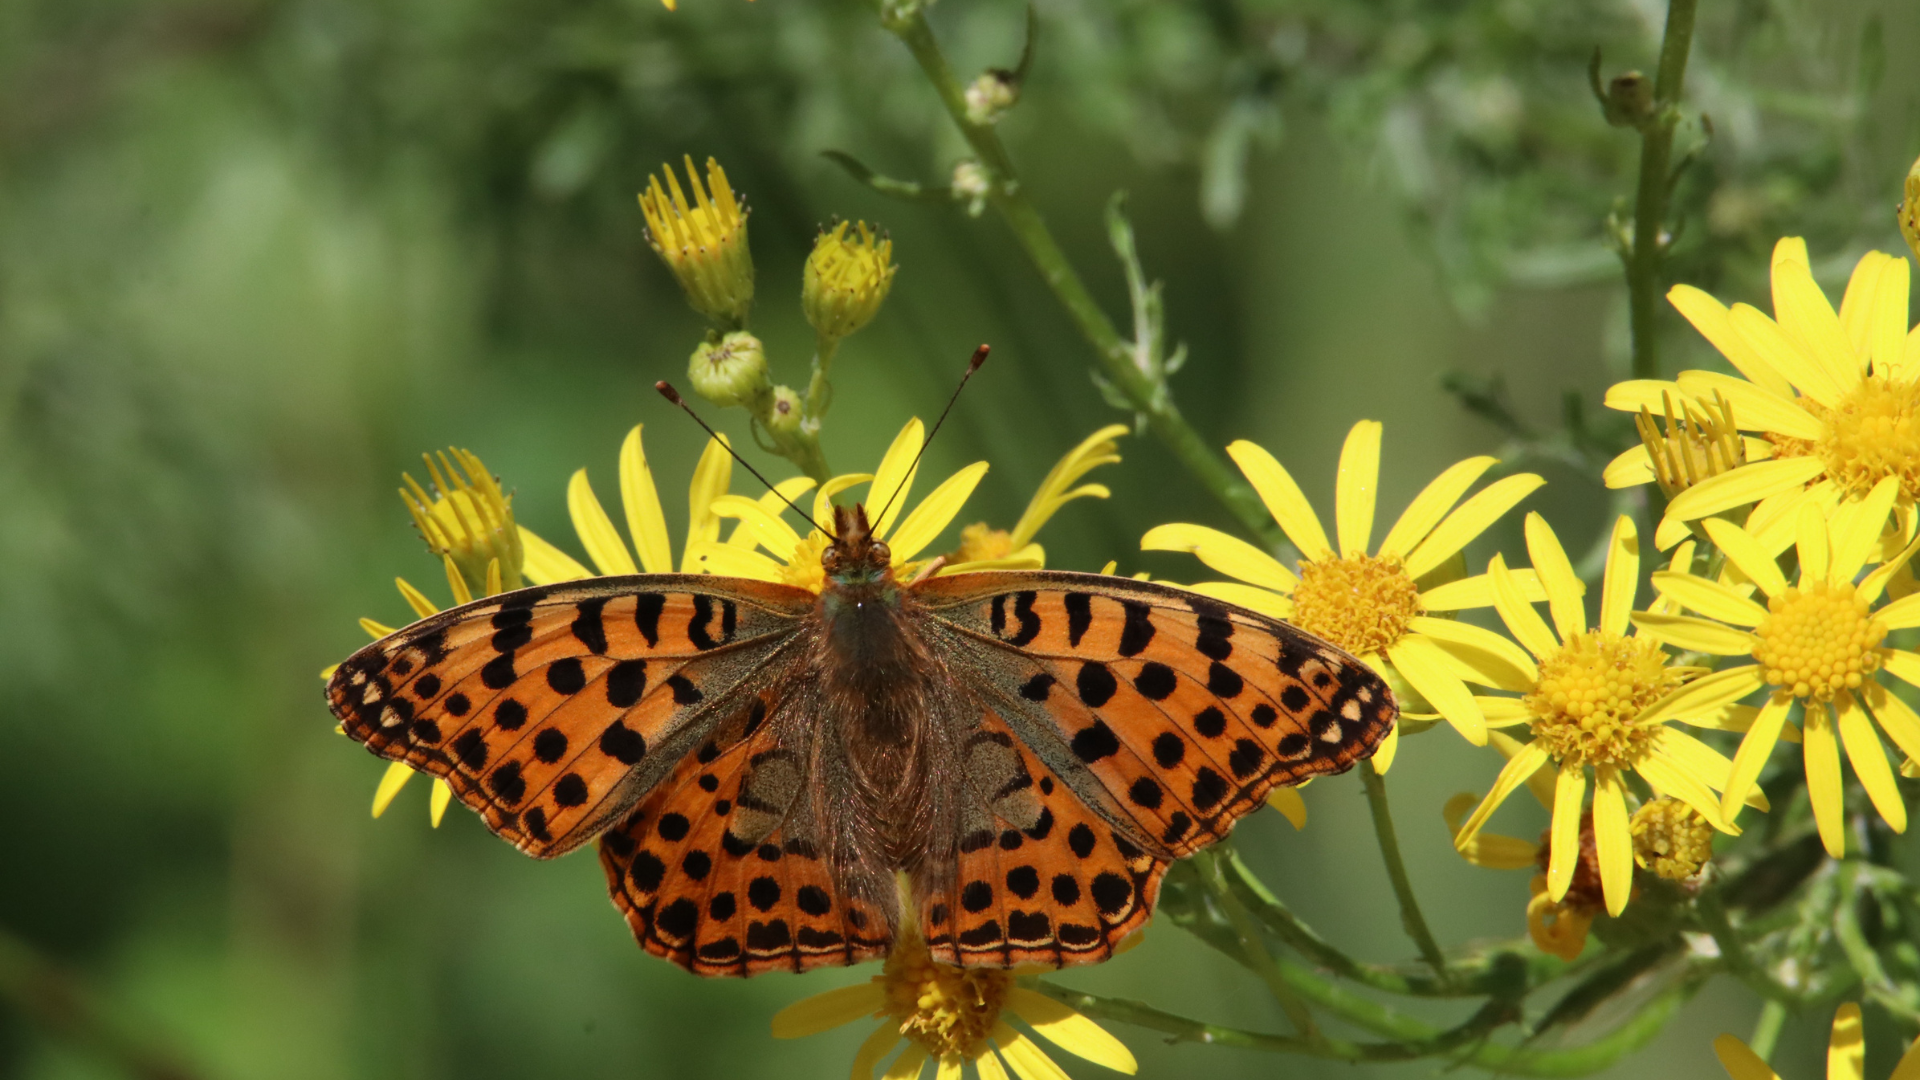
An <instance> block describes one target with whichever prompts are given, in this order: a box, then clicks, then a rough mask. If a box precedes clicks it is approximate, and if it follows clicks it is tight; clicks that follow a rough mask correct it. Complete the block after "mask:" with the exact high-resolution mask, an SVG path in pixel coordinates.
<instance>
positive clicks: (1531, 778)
mask: <svg viewBox="0 0 1920 1080" xmlns="http://www.w3.org/2000/svg"><path fill="white" fill-rule="evenodd" d="M1487 743H1488V744H1489V745H1491V746H1492V747H1493V748H1494V749H1495V750H1498V751H1500V756H1501V757H1504V758H1506V759H1507V760H1508V761H1512V760H1513V759H1514V758H1517V757H1519V756H1520V755H1521V754H1522V753H1523V752H1525V751H1526V749H1527V747H1528V746H1531V745H1532V744H1531V743H1523V742H1521V741H1520V740H1518V739H1516V738H1514V737H1513V736H1511V735H1509V734H1507V733H1506V732H1504V731H1489V732H1487ZM1559 783H1560V770H1558V769H1556V768H1554V767H1553V762H1552V761H1551V760H1549V759H1546V758H1542V759H1541V761H1540V764H1539V765H1536V766H1535V767H1534V769H1533V771H1532V772H1530V773H1528V774H1527V776H1526V785H1527V791H1528V793H1529V794H1531V795H1532V796H1533V798H1534V801H1536V802H1538V803H1539V804H1540V807H1541V809H1543V810H1548V811H1551V810H1552V809H1553V798H1554V791H1555V789H1556V788H1557V787H1558V785H1559Z"/></svg>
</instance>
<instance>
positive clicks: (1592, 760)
mask: <svg viewBox="0 0 1920 1080" xmlns="http://www.w3.org/2000/svg"><path fill="white" fill-rule="evenodd" d="M1682 678H1684V673H1683V672H1681V671H1676V670H1674V669H1672V668H1669V667H1667V656H1666V654H1665V653H1664V652H1662V651H1661V649H1660V644H1659V642H1656V641H1653V640H1652V639H1643V638H1637V637H1624V636H1622V635H1619V634H1610V633H1607V632H1605V631H1603V630H1592V631H1588V632H1586V633H1579V634H1573V635H1572V636H1570V637H1569V638H1568V639H1567V641H1566V643H1565V644H1563V645H1561V646H1560V648H1558V649H1556V650H1554V651H1553V652H1551V653H1549V654H1547V656H1545V657H1543V658H1542V659H1541V661H1540V678H1539V681H1537V682H1535V683H1534V684H1533V690H1532V692H1531V693H1529V694H1528V695H1527V696H1526V699H1525V702H1526V707H1527V711H1528V712H1529V713H1531V714H1532V715H1533V734H1534V737H1535V738H1537V739H1540V740H1542V741H1543V743H1544V744H1545V746H1546V749H1547V750H1549V751H1551V752H1552V754H1553V756H1554V758H1555V759H1557V760H1558V761H1560V762H1561V763H1562V764H1565V765H1571V766H1573V767H1575V768H1579V767H1582V766H1585V765H1612V764H1619V763H1624V762H1628V761H1631V760H1632V759H1633V758H1634V757H1636V756H1637V755H1638V754H1639V752H1640V750H1641V749H1642V748H1643V747H1644V746H1645V744H1646V743H1647V741H1648V740H1650V739H1651V738H1652V737H1653V735H1654V733H1655V732H1656V731H1657V730H1658V725H1639V724H1635V723H1634V717H1636V716H1638V715H1639V714H1640V711H1641V710H1642V709H1644V708H1646V707H1647V706H1648V705H1651V704H1653V703H1654V702H1655V701H1658V700H1659V699H1660V698H1662V697H1663V696H1665V695H1666V693H1667V692H1668V691H1669V690H1672V689H1673V688H1674V686H1675V685H1677V684H1678V683H1679V682H1680V680H1681V679H1682Z"/></svg>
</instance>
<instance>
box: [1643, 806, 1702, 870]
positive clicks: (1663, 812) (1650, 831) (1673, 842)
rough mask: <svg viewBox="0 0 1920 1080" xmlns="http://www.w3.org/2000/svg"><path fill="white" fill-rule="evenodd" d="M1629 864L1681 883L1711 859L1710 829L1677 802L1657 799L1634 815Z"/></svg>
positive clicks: (1692, 812) (1693, 812) (1689, 807)
mask: <svg viewBox="0 0 1920 1080" xmlns="http://www.w3.org/2000/svg"><path fill="white" fill-rule="evenodd" d="M1628 827H1629V829H1630V831H1631V832H1632V834H1633V861H1634V862H1636V863H1639V864H1640V865H1641V866H1643V867H1645V868H1646V869H1648V870H1651V871H1653V872H1654V873H1656V874H1658V875H1660V876H1661V877H1663V878H1666V879H1667V880H1669V881H1685V880H1687V879H1688V878H1691V877H1693V876H1694V875H1695V874H1698V873H1699V872H1700V868H1701V867H1703V866H1705V865H1706V864H1707V862H1708V860H1710V859H1712V858H1713V825H1712V824H1710V823H1709V822H1708V821H1707V819H1706V818H1704V817H1701V816H1700V812H1699V811H1697V810H1695V809H1694V808H1693V807H1691V806H1688V805H1687V804H1686V803H1683V802H1681V801H1680V800H1678V799H1671V798H1666V797H1664V796H1663V797H1661V798H1658V799H1654V800H1652V801H1651V802H1649V803H1647V804H1646V805H1645V806H1642V807H1641V808H1640V809H1638V810H1636V811H1634V814H1633V820H1632V821H1631V822H1630V823H1629V826H1628Z"/></svg>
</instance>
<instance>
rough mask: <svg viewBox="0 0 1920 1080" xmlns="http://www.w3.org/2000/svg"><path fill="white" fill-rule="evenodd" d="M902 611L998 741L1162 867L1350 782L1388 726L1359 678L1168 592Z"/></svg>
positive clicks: (1029, 583) (1239, 617)
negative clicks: (974, 690)
mask: <svg viewBox="0 0 1920 1080" xmlns="http://www.w3.org/2000/svg"><path fill="white" fill-rule="evenodd" d="M915 596H916V598H917V599H918V600H919V601H920V602H921V604H922V605H924V608H925V609H926V611H927V613H928V615H929V616H931V618H929V619H928V620H927V621H928V623H929V624H930V634H931V636H934V637H936V638H937V639H938V640H939V641H940V642H941V643H942V647H941V652H942V655H943V657H944V658H945V659H947V660H948V662H949V663H950V664H951V665H952V666H953V667H954V668H955V669H956V671H958V672H960V673H961V675H962V677H963V678H965V679H967V680H968V681H969V683H970V684H971V685H975V686H978V687H981V688H982V693H983V694H984V695H985V696H986V697H987V698H988V700H989V701H990V703H991V705H992V707H993V709H994V710H995V711H996V712H997V713H998V715H999V716H1000V718H1001V719H1002V720H1003V721H1004V722H1005V723H1006V725H1007V727H1008V728H1009V729H1010V730H1011V731H1012V733H1013V734H1014V735H1015V736H1017V737H1018V738H1019V739H1020V741H1021V742H1023V743H1024V744H1025V745H1026V747H1027V748H1028V749H1029V750H1031V751H1032V753H1033V755H1034V756H1035V757H1037V758H1038V759H1039V761H1040V763H1041V764H1043V765H1045V766H1046V767H1047V768H1048V769H1049V770H1050V771H1051V772H1052V773H1053V774H1054V775H1055V776H1057V777H1058V778H1059V780H1060V782H1062V783H1063V784H1065V785H1066V786H1067V787H1069V788H1071V789H1072V790H1073V792H1074V794H1076V795H1077V796H1079V798H1080V799H1081V801H1083V802H1084V803H1086V805H1087V806H1088V807H1089V808H1090V809H1091V810H1092V811H1094V812H1095V813H1097V814H1099V815H1100V816H1101V817H1103V818H1104V819H1105V820H1106V821H1107V822H1108V823H1109V824H1111V825H1112V826H1114V827H1115V828H1116V829H1117V831H1118V832H1119V833H1121V834H1122V835H1124V836H1126V837H1127V839H1128V840H1129V841H1130V842H1131V843H1132V844H1133V845H1134V846H1136V847H1138V848H1140V849H1142V850H1144V851H1145V852H1147V853H1149V854H1152V855H1154V856H1155V857H1157V858H1160V859H1173V858H1178V857H1180V856H1183V855H1188V854H1191V853H1192V852H1194V851H1197V850H1199V849H1200V848H1202V847H1205V846H1206V845H1208V844H1211V843H1213V842H1214V841H1217V840H1219V839H1221V838H1222V837H1224V836H1225V835H1226V834H1227V832H1228V831H1229V830H1230V829H1231V828H1232V827H1233V822H1234V820H1235V819H1237V818H1239V817H1240V816H1241V815H1243V814H1246V813H1248V812H1250V811H1252V810H1253V809H1255V808H1257V807H1258V806H1260V804H1261V802H1262V801H1263V800H1264V799H1265V797H1266V795H1267V793H1268V792H1269V791H1271V790H1272V789H1273V788H1275V787H1277V786H1279V785H1281V784H1298V783H1300V782H1301V781H1303V780H1306V779H1308V778H1310V777H1313V776H1319V775H1323V774H1327V773H1337V772H1344V771H1345V770H1347V769H1349V768H1351V767H1352V766H1353V764H1354V763H1355V762H1356V761H1359V760H1360V759H1361V758H1364V757H1368V756H1370V755H1371V754H1372V753H1373V751H1374V749H1375V748H1376V747H1377V746H1378V745H1379V743H1380V740H1381V739H1383V738H1385V737H1386V733H1387V731H1388V730H1389V728H1390V726H1391V725H1392V723H1393V721H1394V718H1395V717H1396V716H1397V715H1398V710H1397V707H1396V706H1395V703H1394V700H1393V694H1392V692H1391V691H1390V690H1389V689H1388V688H1387V685H1386V683H1385V682H1384V681H1382V680H1381V678H1380V677H1379V676H1378V675H1377V674H1376V673H1375V672H1374V671H1373V669H1372V668H1370V667H1368V666H1367V665H1366V664H1365V663H1363V662H1362V661H1360V660H1358V659H1356V658H1354V657H1352V656H1350V655H1348V654H1347V653H1344V652H1342V651H1340V650H1339V649H1336V648H1334V647H1333V646H1332V645H1329V644H1327V643H1326V642H1324V641H1321V640H1320V639H1319V638H1316V637H1314V636H1313V635H1311V634H1308V633H1305V632H1304V631H1301V630H1298V629H1296V628H1294V627H1292V626H1289V625H1288V624H1286V623H1284V622H1280V621H1279V620H1276V619H1272V618H1268V617H1267V616H1264V615H1260V614H1258V613H1256V612H1253V611H1248V610H1246V609H1244V608H1240V607H1235V606H1233V605H1229V604H1225V603H1222V602H1220V601H1218V600H1214V599H1212V598H1210V597H1205V596H1201V595H1199V594H1198V593H1193V592H1189V591H1187V590H1184V589H1178V588H1174V587H1171V586H1166V585H1158V584H1153V583H1150V582H1144V581H1136V580H1133V579H1130V578H1116V577H1112V576H1107V575H1099V574H1072V573H1064V572H1032V573H1023V572H1000V573H992V572H989V573H975V574H955V575H952V576H950V577H945V578H934V579H932V580H930V581H927V582H924V583H922V584H921V585H919V586H917V587H916V589H915Z"/></svg>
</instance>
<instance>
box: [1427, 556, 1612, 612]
mask: <svg viewBox="0 0 1920 1080" xmlns="http://www.w3.org/2000/svg"><path fill="white" fill-rule="evenodd" d="M1507 573H1509V574H1511V575H1513V580H1514V583H1515V584H1517V585H1518V586H1520V598H1521V599H1522V600H1525V601H1526V602H1527V603H1529V604H1544V603H1546V600H1547V589H1546V586H1544V585H1542V584H1541V583H1540V575H1539V574H1537V573H1534V571H1533V568H1532V567H1521V568H1520V569H1518V570H1508V571H1507ZM1576 584H1579V586H1580V590H1581V592H1582V593H1583V594H1584V593H1585V591H1586V588H1587V587H1586V585H1585V584H1584V583H1579V582H1576ZM1420 606H1421V607H1423V608H1426V609H1427V610H1428V611H1465V610H1466V609H1468V608H1483V607H1492V606H1493V579H1492V578H1490V577H1488V576H1487V575H1485V574H1475V575H1474V576H1473V577H1467V578H1461V579H1459V580H1458V581H1449V582H1447V583H1446V584H1445V585H1435V586H1434V587H1432V588H1431V589H1422V590H1420Z"/></svg>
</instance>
